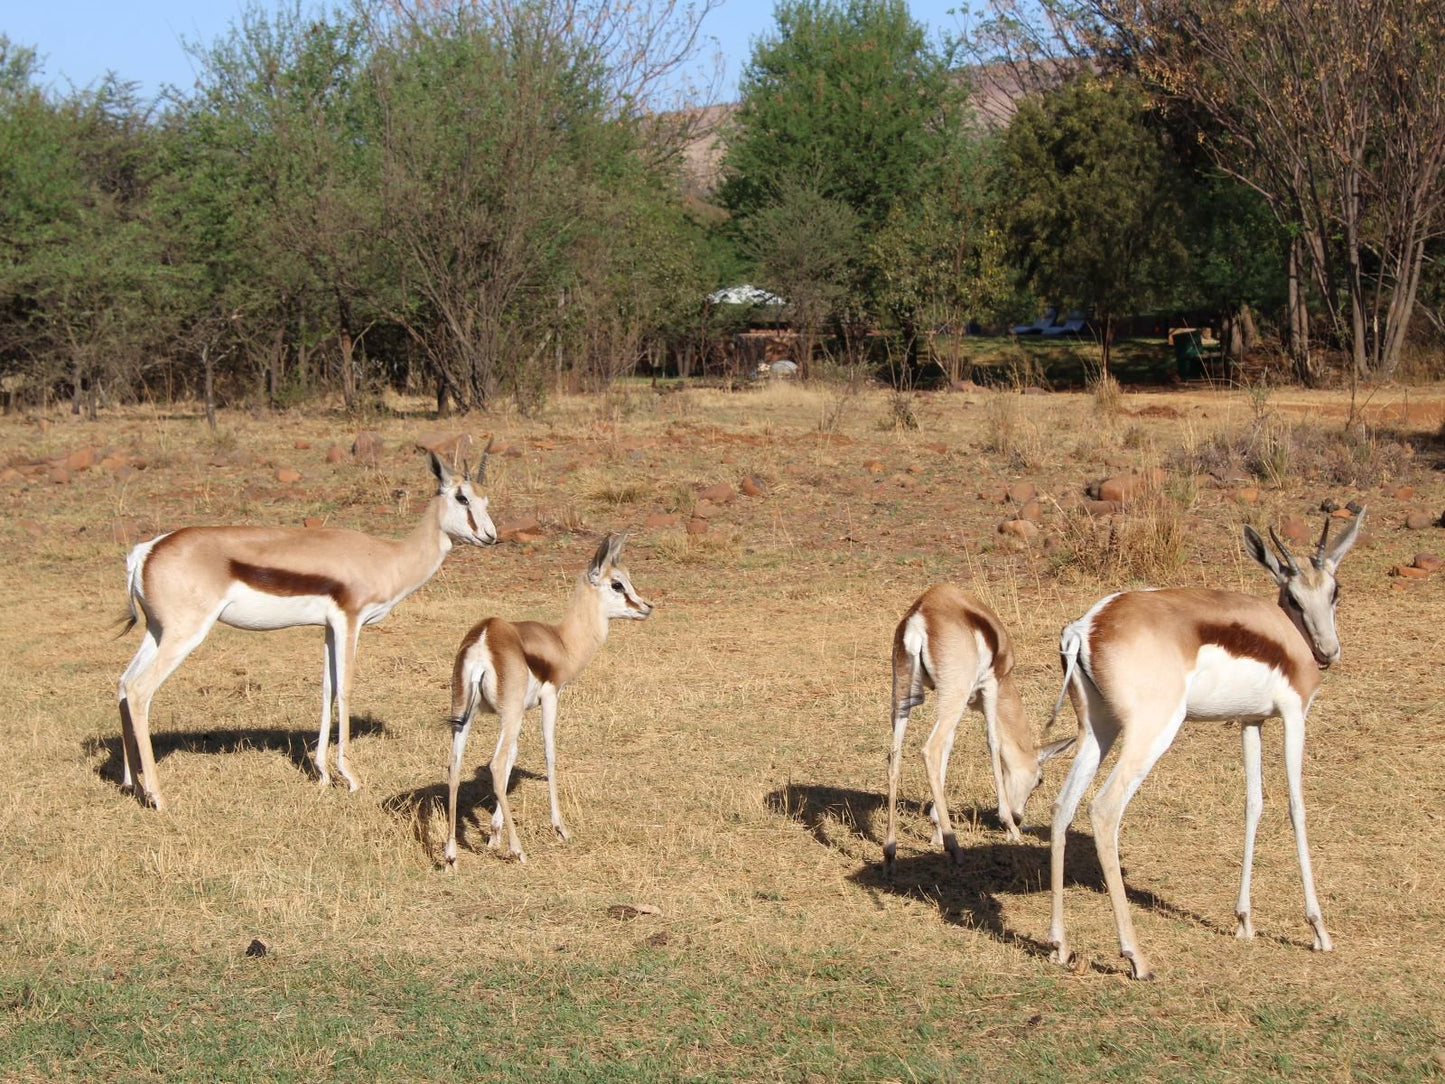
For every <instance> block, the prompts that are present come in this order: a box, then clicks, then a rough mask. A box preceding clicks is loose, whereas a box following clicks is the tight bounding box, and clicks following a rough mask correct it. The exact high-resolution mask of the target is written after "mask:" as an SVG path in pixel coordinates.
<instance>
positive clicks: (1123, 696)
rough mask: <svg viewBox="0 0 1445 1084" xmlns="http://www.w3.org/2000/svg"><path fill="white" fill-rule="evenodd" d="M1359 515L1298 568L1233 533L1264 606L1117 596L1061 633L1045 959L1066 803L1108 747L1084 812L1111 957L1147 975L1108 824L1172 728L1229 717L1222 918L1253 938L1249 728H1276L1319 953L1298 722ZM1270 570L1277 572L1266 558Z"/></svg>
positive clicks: (1254, 785)
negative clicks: (1235, 777)
mask: <svg viewBox="0 0 1445 1084" xmlns="http://www.w3.org/2000/svg"><path fill="white" fill-rule="evenodd" d="M1364 521H1365V509H1363V508H1362V509H1360V514H1359V517H1358V518H1357V519H1355V520H1354V522H1353V523H1351V524H1350V526H1349V527H1348V528H1347V529H1346V530H1345V532H1344V533H1343V534H1342V535H1340V537H1338V538H1337V539H1335V541H1334V542H1333V543H1331V542H1330V541H1329V531H1330V522H1329V520H1328V519H1326V521H1325V527H1324V530H1323V531H1322V532H1321V533H1320V541H1319V545H1318V546H1317V547H1316V550H1315V553H1314V555H1313V556H1312V557H1311V558H1310V560H1309V564H1308V567H1305V568H1301V567H1300V566H1299V564H1298V563H1297V562H1296V561H1295V559H1294V557H1293V556H1291V555H1290V552H1289V550H1288V549H1287V548H1286V547H1285V545H1284V543H1283V542H1281V541H1280V539H1279V537H1278V536H1277V535H1275V533H1274V532H1273V531H1272V530H1271V532H1270V537H1271V538H1273V540H1274V544H1275V546H1276V547H1277V548H1278V550H1279V557H1276V555H1275V554H1274V553H1272V552H1271V551H1270V549H1269V547H1268V546H1267V545H1265V542H1264V540H1263V539H1262V538H1260V536H1259V534H1258V532H1256V531H1255V530H1254V529H1253V528H1250V527H1245V528H1244V542H1245V549H1246V550H1247V551H1248V552H1249V554H1250V556H1251V557H1253V558H1254V559H1255V560H1256V561H1258V562H1259V563H1260V564H1261V565H1263V566H1264V567H1265V568H1266V569H1267V570H1268V571H1269V574H1270V575H1271V576H1273V577H1274V581H1275V583H1277V584H1278V585H1279V599H1278V603H1277V604H1274V603H1270V602H1269V601H1267V600H1265V599H1261V598H1257V597H1255V596H1253V595H1245V594H1239V593H1237V592H1233V591H1207V590H1198V589H1175V590H1155V591H1128V592H1125V593H1123V594H1115V595H1109V596H1108V597H1106V598H1103V599H1100V600H1099V601H1098V602H1096V603H1095V604H1094V605H1093V606H1092V607H1091V608H1090V609H1089V611H1088V612H1087V613H1086V614H1084V616H1083V617H1081V618H1079V619H1078V620H1077V621H1074V622H1073V623H1071V624H1069V625H1067V626H1065V628H1064V631H1063V634H1062V636H1061V637H1060V643H1059V653H1060V656H1061V658H1062V661H1063V665H1064V683H1063V689H1061V690H1060V693H1059V702H1058V704H1056V705H1055V707H1054V714H1055V715H1056V716H1057V714H1058V711H1059V708H1060V707H1061V706H1062V704H1063V698H1064V695H1065V693H1067V694H1068V697H1069V699H1070V700H1071V701H1072V702H1073V705H1074V711H1075V713H1076V714H1077V715H1078V719H1079V735H1078V738H1079V751H1078V754H1077V755H1076V756H1075V757H1074V764H1073V767H1072V768H1071V769H1070V771H1069V775H1068V778H1067V779H1065V780H1064V786H1063V789H1062V790H1061V791H1060V793H1059V797H1058V800H1057V802H1055V804H1054V823H1053V834H1052V841H1051V853H1050V871H1049V872H1050V880H1051V883H1052V890H1053V916H1052V922H1051V925H1050V931H1049V940H1050V942H1051V944H1052V945H1053V948H1054V959H1055V960H1057V961H1058V962H1060V963H1068V962H1069V961H1070V956H1071V954H1070V952H1069V947H1068V942H1067V939H1066V938H1065V936H1064V844H1065V837H1066V835H1067V832H1068V828H1069V823H1070V822H1071V821H1072V820H1073V819H1074V811H1075V810H1076V809H1077V808H1078V805H1079V799H1080V798H1081V797H1082V796H1083V793H1084V791H1085V789H1087V788H1088V786H1089V783H1090V782H1091V781H1092V780H1093V778H1094V776H1095V774H1096V773H1097V772H1098V770H1099V761H1100V759H1101V758H1102V757H1103V756H1104V755H1106V754H1107V753H1108V752H1109V750H1110V748H1112V747H1113V746H1114V744H1115V743H1116V742H1118V743H1119V744H1120V751H1119V759H1118V762H1117V763H1116V764H1115V766H1114V770H1113V771H1112V772H1111V773H1110V775H1109V778H1108V779H1107V780H1105V782H1104V785H1103V787H1101V788H1100V790H1099V793H1098V795H1097V796H1096V797H1095V798H1094V801H1093V803H1092V804H1091V805H1090V807H1089V815H1090V819H1091V820H1092V822H1093V829H1094V847H1095V848H1096V849H1097V850H1098V852H1099V865H1100V866H1101V867H1102V868H1103V871H1104V880H1105V883H1106V884H1107V885H1108V889H1109V899H1110V902H1111V903H1112V904H1113V909H1114V920H1115V922H1116V924H1117V925H1118V930H1119V953H1120V955H1122V956H1123V957H1124V958H1125V959H1127V960H1128V961H1129V963H1130V966H1131V968H1132V970H1133V976H1134V978H1136V979H1148V978H1152V977H1153V972H1152V971H1151V970H1150V967H1149V962H1148V960H1147V959H1146V957H1145V955H1144V953H1143V951H1142V950H1141V949H1140V947H1139V942H1138V939H1137V938H1136V937H1135V935H1134V924H1133V922H1132V921H1131V920H1130V918H1129V904H1128V900H1127V899H1126V897H1125V895H1124V878H1123V875H1122V874H1121V873H1120V870H1119V822H1120V820H1121V818H1122V817H1123V815H1124V808H1125V806H1127V805H1128V804H1129V799H1130V798H1132V797H1133V796H1134V792H1135V791H1137V790H1138V789H1139V785H1140V784H1141V783H1143V781H1144V777H1145V776H1147V775H1148V774H1149V771H1150V769H1151V768H1153V767H1154V764H1155V763H1156V762H1157V761H1158V759H1159V758H1160V757H1161V756H1163V755H1164V752H1165V750H1167V749H1168V748H1169V746H1170V745H1171V744H1172V743H1173V741H1174V737H1175V735H1176V734H1178V732H1179V727H1180V726H1181V725H1182V724H1183V723H1184V720H1185V719H1238V720H1239V721H1240V723H1241V728H1240V729H1241V731H1242V733H1243V735H1244V737H1243V743H1244V779H1245V818H1244V869H1243V873H1242V874H1241V877H1240V884H1239V902H1238V904H1237V906H1236V907H1235V914H1236V917H1237V918H1238V920H1239V925H1238V929H1237V934H1238V936H1239V937H1242V938H1249V937H1253V936H1254V925H1253V922H1252V921H1251V916H1250V898H1249V885H1250V873H1251V868H1252V866H1253V864H1254V839H1255V830H1256V828H1257V827H1258V825H1259V815H1260V812H1261V810H1262V809H1263V808H1264V794H1263V785H1262V783H1261V771H1260V728H1261V726H1262V724H1263V722H1264V720H1266V719H1269V718H1273V717H1274V716H1279V717H1280V718H1281V719H1282V720H1283V721H1284V762H1285V774H1286V776H1287V778H1288V781H1289V814H1290V821H1291V822H1292V823H1293V825H1294V834H1295V847H1296V850H1297V851H1298V852H1299V866H1300V877H1301V880H1302V881H1303V882H1304V897H1305V918H1306V920H1307V921H1308V922H1309V924H1310V926H1311V927H1312V928H1313V929H1314V948H1315V949H1316V950H1317V951H1321V952H1328V951H1329V950H1330V948H1331V947H1332V945H1331V943H1330V935H1329V934H1328V933H1327V932H1326V930H1325V923H1324V919H1323V917H1322V916H1321V915H1320V905H1319V901H1318V900H1317V899H1316V897H1315V883H1314V874H1313V873H1312V871H1311V869H1310V852H1309V843H1308V841H1307V838H1306V836H1305V807H1304V793H1303V786H1302V783H1301V769H1302V764H1303V760H1304V742H1305V716H1306V715H1307V714H1308V713H1309V709H1310V705H1311V704H1312V703H1313V702H1314V698H1315V693H1316V692H1318V690H1319V686H1320V673H1321V671H1323V670H1326V669H1328V668H1329V666H1330V665H1331V664H1332V663H1334V662H1337V661H1338V660H1339V658H1340V641H1339V636H1338V635H1337V633H1336V632H1335V604H1336V603H1337V602H1338V600H1339V597H1340V588H1339V584H1338V583H1336V581H1335V573H1336V570H1337V569H1338V568H1339V565H1340V561H1342V560H1343V559H1344V557H1345V554H1347V553H1349V551H1350V548H1351V547H1352V546H1353V545H1354V544H1355V541H1356V540H1357V539H1358V537H1359V533H1360V525H1361V524H1362V523H1363V522H1364ZM1281 557H1282V558H1283V563H1281V561H1280V560H1279V558H1281Z"/></svg>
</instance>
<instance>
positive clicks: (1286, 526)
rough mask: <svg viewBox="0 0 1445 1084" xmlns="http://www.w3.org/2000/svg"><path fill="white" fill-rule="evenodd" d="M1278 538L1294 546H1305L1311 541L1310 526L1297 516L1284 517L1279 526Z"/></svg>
mask: <svg viewBox="0 0 1445 1084" xmlns="http://www.w3.org/2000/svg"><path fill="white" fill-rule="evenodd" d="M1279 536H1280V537H1281V538H1283V539H1284V540H1285V541H1286V542H1293V543H1294V544H1295V545H1296V546H1307V545H1309V544H1310V542H1311V541H1312V539H1311V538H1310V525H1309V524H1308V523H1306V522H1305V521H1304V520H1302V519H1300V517H1299V516H1285V518H1284V519H1282V520H1281V521H1280V524H1279Z"/></svg>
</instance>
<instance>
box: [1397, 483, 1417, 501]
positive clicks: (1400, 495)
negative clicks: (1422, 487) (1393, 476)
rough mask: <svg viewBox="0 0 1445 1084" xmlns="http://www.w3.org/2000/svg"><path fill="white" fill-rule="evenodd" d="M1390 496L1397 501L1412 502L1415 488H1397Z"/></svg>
mask: <svg viewBox="0 0 1445 1084" xmlns="http://www.w3.org/2000/svg"><path fill="white" fill-rule="evenodd" d="M1391 496H1393V497H1394V498H1395V500H1397V501H1413V500H1414V499H1415V487H1414V486H1399V487H1398V488H1397V489H1396V490H1395V492H1394V493H1393V494H1391Z"/></svg>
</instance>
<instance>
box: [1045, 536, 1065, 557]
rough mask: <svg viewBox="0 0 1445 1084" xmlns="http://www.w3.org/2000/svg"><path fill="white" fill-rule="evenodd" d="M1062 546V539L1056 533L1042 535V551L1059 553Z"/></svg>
mask: <svg viewBox="0 0 1445 1084" xmlns="http://www.w3.org/2000/svg"><path fill="white" fill-rule="evenodd" d="M1063 548H1064V540H1063V539H1062V538H1060V537H1059V536H1058V535H1056V534H1050V535H1045V536H1044V552H1045V553H1047V554H1050V555H1052V554H1055V553H1060V552H1062V550H1063Z"/></svg>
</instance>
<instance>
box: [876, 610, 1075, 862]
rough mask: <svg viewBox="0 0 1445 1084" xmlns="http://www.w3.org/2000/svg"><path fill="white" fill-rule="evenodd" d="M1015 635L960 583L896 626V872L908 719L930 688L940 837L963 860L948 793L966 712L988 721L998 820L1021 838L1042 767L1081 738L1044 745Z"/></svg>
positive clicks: (932, 779) (929, 761)
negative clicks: (1022, 679)
mask: <svg viewBox="0 0 1445 1084" xmlns="http://www.w3.org/2000/svg"><path fill="white" fill-rule="evenodd" d="M1013 668H1014V654H1013V641H1012V639H1011V638H1010V637H1009V634H1008V630H1006V629H1005V628H1004V627H1003V623H1002V622H1001V621H999V619H998V615H997V614H996V613H994V612H993V610H991V609H989V607H987V606H985V605H984V604H983V603H982V602H980V601H979V600H978V599H976V598H973V597H972V596H971V595H967V594H965V593H964V592H962V591H960V590H959V589H958V588H956V587H954V586H953V585H952V584H947V583H940V584H935V585H934V586H932V587H930V588H929V589H928V590H927V591H925V592H924V593H923V594H922V595H921V596H920V597H919V598H918V600H917V601H916V602H914V603H913V605H912V606H910V607H909V608H908V612H907V613H906V614H904V615H903V620H902V621H900V622H899V623H898V628H897V630H895V632H894V633H893V747H892V751H891V752H890V754H889V757H888V839H887V841H886V842H885V843H884V844H883V861H884V865H885V867H886V868H888V869H889V870H891V869H893V866H894V860H895V856H896V854H897V851H898V844H897V834H896V833H897V814H898V773H899V767H900V762H901V760H902V757H903V735H904V732H905V731H906V730H907V729H908V716H909V713H910V712H911V711H912V710H913V708H915V707H917V706H918V705H919V704H921V703H923V690H924V689H936V690H937V691H938V721H937V722H936V723H935V724H934V727H933V731H932V732H931V733H930V734H929V735H928V740H927V741H926V742H925V743H924V745H923V763H924V765H925V767H926V768H927V770H928V784H929V786H930V787H931V788H932V790H933V808H932V809H931V810H930V813H929V815H930V817H931V818H932V820H933V843H934V845H935V846H937V845H939V844H942V845H943V848H944V850H946V851H947V852H948V853H949V854H951V855H952V856H953V857H954V860H955V861H957V862H962V861H963V852H962V851H961V850H960V849H959V846H958V839H957V837H956V836H955V835H954V832H953V824H952V822H951V821H950V820H949V817H948V801H947V799H946V797H945V794H944V783H945V778H946V776H947V774H948V757H949V754H950V753H951V752H952V750H953V737H954V733H955V731H956V730H957V729H958V722H959V720H960V719H961V718H962V717H963V709H964V708H966V707H968V706H969V705H970V704H972V705H974V706H976V707H977V708H978V709H979V710H980V711H981V712H982V713H983V717H984V720H985V723H986V731H985V733H986V734H987V737H988V753H989V759H990V761H991V762H992V764H993V782H994V789H995V791H996V792H997V794H998V819H999V823H1000V824H1002V825H1003V827H1004V830H1005V831H1007V832H1008V834H1009V836H1010V838H1012V839H1016V840H1018V839H1022V838H1023V836H1022V835H1021V834H1020V832H1019V828H1020V827H1021V826H1022V824H1023V812H1024V803H1025V802H1027V801H1028V799H1029V795H1031V794H1032V793H1033V792H1034V789H1035V788H1036V787H1037V786H1038V785H1039V783H1040V782H1042V781H1043V777H1044V773H1043V764H1044V762H1045V761H1047V760H1049V759H1050V758H1051V757H1054V756H1057V755H1058V754H1059V753H1061V752H1063V751H1064V750H1065V749H1067V748H1069V747H1070V746H1071V745H1073V744H1074V739H1073V738H1065V739H1064V740H1063V741H1057V742H1053V743H1052V744H1050V745H1046V746H1044V747H1043V748H1039V746H1038V745H1037V743H1035V741H1034V738H1033V735H1032V734H1031V733H1030V732H1029V724H1028V720H1027V719H1025V718H1024V705H1023V700H1022V699H1021V698H1020V696H1019V691H1018V686H1017V685H1016V684H1015V682H1014V678H1013Z"/></svg>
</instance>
